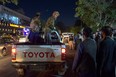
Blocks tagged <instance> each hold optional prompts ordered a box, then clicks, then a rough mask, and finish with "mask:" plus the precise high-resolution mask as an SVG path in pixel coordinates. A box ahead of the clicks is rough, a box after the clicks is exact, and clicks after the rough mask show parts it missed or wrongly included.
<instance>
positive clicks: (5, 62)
mask: <svg viewBox="0 0 116 77" xmlns="http://www.w3.org/2000/svg"><path fill="white" fill-rule="evenodd" d="M74 53H75V51H74V50H69V49H67V63H68V64H67V65H68V70H67V72H66V75H65V76H63V77H71V67H72V62H73V57H74ZM0 77H18V74H17V72H16V69H15V68H14V67H13V66H12V63H11V56H10V55H9V56H6V57H1V58H0ZM26 77H61V76H58V75H56V73H55V72H53V71H44V72H39V73H38V72H35V71H27V74H26Z"/></svg>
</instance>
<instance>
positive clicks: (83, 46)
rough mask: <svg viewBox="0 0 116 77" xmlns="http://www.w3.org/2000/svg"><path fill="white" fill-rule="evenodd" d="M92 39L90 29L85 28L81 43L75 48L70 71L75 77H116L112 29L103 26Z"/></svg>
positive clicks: (115, 54) (115, 49)
mask: <svg viewBox="0 0 116 77" xmlns="http://www.w3.org/2000/svg"><path fill="white" fill-rule="evenodd" d="M100 32H101V33H97V35H96V36H95V38H93V37H92V29H91V28H89V27H85V28H84V29H83V32H82V36H83V41H82V42H80V43H79V44H78V46H77V50H76V54H75V57H74V62H73V65H72V71H73V72H74V73H75V74H76V77H116V76H115V67H116V43H115V40H114V37H113V35H114V34H113V29H112V28H111V27H110V26H104V27H102V29H101V30H100Z"/></svg>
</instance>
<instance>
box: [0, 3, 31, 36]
mask: <svg viewBox="0 0 116 77" xmlns="http://www.w3.org/2000/svg"><path fill="white" fill-rule="evenodd" d="M29 23H30V18H29V17H27V16H25V15H23V14H20V13H18V12H16V11H14V10H12V9H9V8H7V7H5V6H3V5H0V34H3V33H10V34H12V33H15V34H19V33H20V32H21V30H22V28H20V26H24V27H25V26H29ZM10 24H14V25H17V26H18V27H13V26H10Z"/></svg>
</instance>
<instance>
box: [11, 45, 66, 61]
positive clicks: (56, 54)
mask: <svg viewBox="0 0 116 77" xmlns="http://www.w3.org/2000/svg"><path fill="white" fill-rule="evenodd" d="M62 48H65V46H64V45H16V46H15V49H16V54H15V56H14V55H13V53H12V62H61V61H62V59H61V54H62Z"/></svg>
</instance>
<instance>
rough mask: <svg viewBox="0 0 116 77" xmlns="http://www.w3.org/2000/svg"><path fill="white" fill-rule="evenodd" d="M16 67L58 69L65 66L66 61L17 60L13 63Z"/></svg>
mask: <svg viewBox="0 0 116 77" xmlns="http://www.w3.org/2000/svg"><path fill="white" fill-rule="evenodd" d="M12 65H13V66H14V67H15V68H23V69H30V70H47V69H48V70H49V69H58V68H64V67H65V65H66V63H65V62H47V63H45V62H38V63H37V62H36V63H35V62H31V63H30V62H24V63H22V62H21V63H20V62H15V63H12Z"/></svg>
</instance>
